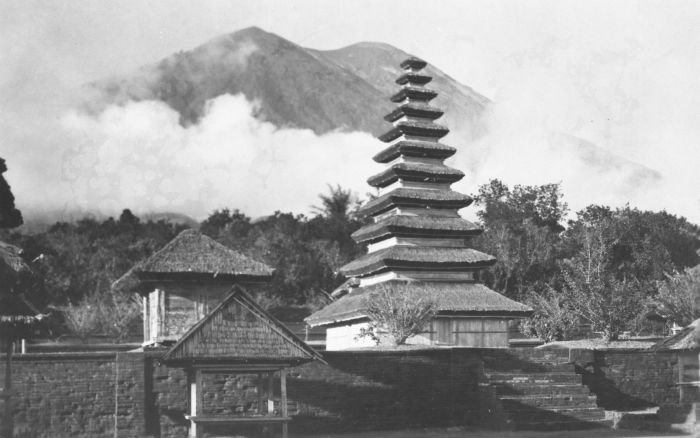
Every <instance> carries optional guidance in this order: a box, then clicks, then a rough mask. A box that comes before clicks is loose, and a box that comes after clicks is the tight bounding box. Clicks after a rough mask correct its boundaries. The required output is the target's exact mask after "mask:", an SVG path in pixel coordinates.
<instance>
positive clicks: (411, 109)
mask: <svg viewBox="0 0 700 438" xmlns="http://www.w3.org/2000/svg"><path fill="white" fill-rule="evenodd" d="M444 113H445V112H444V111H443V110H441V109H440V108H437V107H434V106H432V105H430V104H427V103H422V102H407V103H404V104H402V105H399V106H398V107H396V109H395V110H394V111H392V112H390V113H389V114H387V115H386V116H384V120H386V121H387V122H395V121H397V120H399V119H400V118H401V117H403V116H407V117H421V118H424V119H430V120H435V119H438V118H440V117H442V115H443V114H444Z"/></svg>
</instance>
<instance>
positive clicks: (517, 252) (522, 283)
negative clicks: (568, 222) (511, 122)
mask: <svg viewBox="0 0 700 438" xmlns="http://www.w3.org/2000/svg"><path fill="white" fill-rule="evenodd" d="M475 198H476V204H477V206H480V207H481V208H482V210H481V211H479V212H478V213H477V214H478V216H479V219H480V220H481V224H482V226H483V227H484V233H483V234H482V235H481V236H479V237H478V238H476V239H475V240H474V241H473V245H474V246H475V247H476V248H477V249H479V250H481V251H484V252H486V253H488V254H493V255H494V256H495V257H496V259H497V262H496V265H495V266H494V267H493V268H491V269H490V270H489V271H487V272H485V273H483V274H482V280H483V281H484V283H486V284H487V285H488V286H490V287H492V288H493V289H495V290H498V291H499V292H501V293H503V294H505V295H507V296H511V297H514V298H516V299H519V298H525V297H526V296H527V295H528V293H529V291H531V290H533V289H536V290H544V289H546V287H547V286H549V285H551V284H552V283H553V282H555V280H556V279H557V278H558V276H559V268H558V266H557V260H558V259H559V258H560V252H561V251H560V247H561V237H560V233H561V230H563V227H562V226H561V225H560V224H559V223H560V222H561V221H562V220H563V218H564V215H565V214H566V212H567V206H566V203H565V202H564V201H563V197H562V194H561V190H560V187H559V185H558V184H545V185H542V186H519V185H516V186H515V187H514V188H513V189H512V190H511V189H510V188H509V187H508V186H507V185H505V184H504V183H502V182H501V181H499V180H492V181H491V182H489V183H488V184H485V185H482V186H481V187H479V194H478V195H477V196H476V197H475Z"/></svg>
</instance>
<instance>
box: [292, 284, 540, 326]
mask: <svg viewBox="0 0 700 438" xmlns="http://www.w3.org/2000/svg"><path fill="white" fill-rule="evenodd" d="M386 286H388V287H390V288H393V289H394V290H396V292H397V293H401V294H405V295H406V296H407V297H408V298H409V299H410V300H415V301H417V300H419V299H423V300H427V301H430V302H433V303H434V304H435V306H436V310H437V312H438V314H440V313H443V314H461V315H475V316H478V315H484V316H486V315H491V316H505V317H523V316H529V315H530V314H532V309H531V308H530V307H528V306H526V305H524V304H521V303H518V302H517V301H513V300H511V299H510V298H507V297H505V296H503V295H501V294H499V293H498V292H495V291H493V290H491V289H489V288H488V287H486V286H484V285H483V284H479V283H457V282H418V281H402V280H392V281H388V282H385V283H381V284H376V285H371V286H364V287H358V288H355V289H354V290H351V292H350V293H348V294H347V295H344V296H343V297H341V298H340V299H338V300H337V301H334V302H332V303H331V304H329V305H328V306H326V307H324V308H323V309H321V310H319V311H317V312H315V313H313V314H312V315H310V316H308V317H307V318H306V319H305V321H306V322H307V323H308V324H309V325H311V326H318V325H328V324H333V323H336V322H341V321H348V320H353V319H360V318H365V317H366V314H365V304H366V300H367V299H371V294H372V293H374V292H376V291H378V290H379V288H380V287H386Z"/></svg>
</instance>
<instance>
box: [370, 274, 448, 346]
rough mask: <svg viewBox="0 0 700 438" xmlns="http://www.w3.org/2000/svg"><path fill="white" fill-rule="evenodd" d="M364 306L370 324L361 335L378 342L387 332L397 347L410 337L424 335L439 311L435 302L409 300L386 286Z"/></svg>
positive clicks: (404, 295) (420, 299) (392, 287)
mask: <svg viewBox="0 0 700 438" xmlns="http://www.w3.org/2000/svg"><path fill="white" fill-rule="evenodd" d="M364 306H365V310H366V312H367V316H368V317H369V318H370V321H371V322H370V327H369V329H367V330H364V331H363V333H362V335H364V336H369V337H371V338H373V339H374V340H375V341H377V342H379V339H378V337H377V336H378V333H379V332H386V334H387V337H388V338H389V341H390V342H391V343H393V344H394V345H403V344H405V343H406V340H407V339H408V338H410V337H411V336H415V335H417V334H419V333H421V332H423V329H424V328H425V326H426V324H428V322H430V320H431V319H432V318H433V316H435V311H436V308H435V303H434V302H432V301H430V300H427V299H423V298H419V299H417V300H415V299H410V298H409V297H408V295H407V294H405V293H402V292H401V291H399V290H397V289H396V288H395V287H394V286H392V285H385V284H380V285H379V286H378V288H377V291H375V292H373V293H371V294H370V295H369V296H367V297H366V298H365V299H364Z"/></svg>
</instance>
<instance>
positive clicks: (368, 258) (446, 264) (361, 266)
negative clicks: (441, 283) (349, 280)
mask: <svg viewBox="0 0 700 438" xmlns="http://www.w3.org/2000/svg"><path fill="white" fill-rule="evenodd" d="M494 263H496V259H495V258H493V257H491V256H490V255H488V254H484V253H483V252H480V251H477V250H475V249H472V248H451V247H432V246H392V247H389V248H384V249H381V250H379V251H375V252H372V253H369V254H365V255H363V256H361V257H359V258H357V259H355V260H353V261H352V262H350V263H348V264H347V265H345V266H343V267H342V268H340V272H341V273H342V274H343V275H345V276H346V277H352V276H357V277H366V276H368V275H372V274H378V273H381V272H385V271H400V270H412V271H415V270H430V271H465V270H473V269H481V268H487V267H489V266H491V265H493V264H494Z"/></svg>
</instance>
